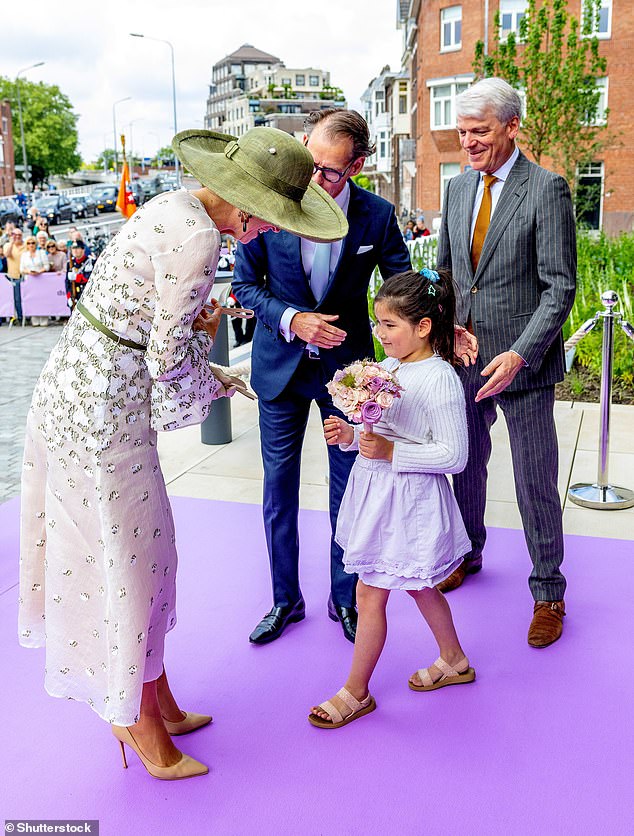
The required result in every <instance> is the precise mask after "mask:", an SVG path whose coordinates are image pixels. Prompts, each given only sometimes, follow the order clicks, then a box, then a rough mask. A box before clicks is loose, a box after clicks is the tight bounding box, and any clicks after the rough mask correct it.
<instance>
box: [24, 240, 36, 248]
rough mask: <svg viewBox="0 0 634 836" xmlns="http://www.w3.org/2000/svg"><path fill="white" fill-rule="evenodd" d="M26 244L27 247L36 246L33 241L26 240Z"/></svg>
mask: <svg viewBox="0 0 634 836" xmlns="http://www.w3.org/2000/svg"><path fill="white" fill-rule="evenodd" d="M26 245H27V247H37V244H36V243H35V241H27V242H26Z"/></svg>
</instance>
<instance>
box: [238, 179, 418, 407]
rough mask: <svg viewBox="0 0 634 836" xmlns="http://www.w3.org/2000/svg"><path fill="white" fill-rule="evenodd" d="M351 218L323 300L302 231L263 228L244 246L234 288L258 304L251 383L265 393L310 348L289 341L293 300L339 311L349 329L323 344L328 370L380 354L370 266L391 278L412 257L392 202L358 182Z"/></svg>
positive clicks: (244, 301)
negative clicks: (285, 324) (316, 292)
mask: <svg viewBox="0 0 634 836" xmlns="http://www.w3.org/2000/svg"><path fill="white" fill-rule="evenodd" d="M348 224H349V227H350V228H349V231H348V234H347V236H346V237H345V239H344V241H343V246H342V248H341V255H340V257H339V261H338V263H337V266H336V269H335V270H334V272H333V274H332V276H331V277H330V282H329V283H328V287H327V288H326V292H325V294H324V296H323V298H322V299H321V301H320V302H319V303H317V300H316V299H315V297H314V296H313V294H312V291H311V289H310V282H309V280H308V277H307V276H306V273H305V272H304V267H303V264H302V255H301V238H299V237H298V236H296V235H292V234H291V233H289V232H278V233H275V232H265V233H264V234H263V235H258V237H257V238H256V239H255V240H253V241H251V243H250V244H247V245H246V246H243V245H239V246H238V252H237V255H236V263H235V268H234V280H233V290H234V293H235V295H236V297H237V298H238V299H239V300H240V304H241V305H243V306H244V307H246V308H252V309H253V310H254V311H255V315H256V317H257V325H256V327H255V333H254V335H253V347H252V350H251V385H252V386H253V389H254V390H255V391H256V392H257V394H258V396H259V397H261V398H263V399H264V400H273V398H276V397H277V396H278V395H279V394H280V393H281V392H282V391H283V390H284V388H285V387H286V386H287V385H288V383H289V382H290V380H291V378H292V377H293V374H294V373H295V371H296V369H297V366H298V365H299V361H300V359H301V356H302V352H303V351H304V349H305V348H306V343H305V342H304V341H303V340H300V339H299V338H298V337H295V338H294V339H293V340H291V342H290V343H288V342H286V340H285V338H284V336H283V335H282V334H281V332H280V320H281V318H282V314H283V313H284V311H285V310H286V309H287V308H288V307H292V308H295V309H296V310H298V311H302V312H303V311H316V312H318V313H323V314H338V315H339V319H338V320H336V321H335V322H333V325H335V326H336V327H337V328H341V329H343V330H344V331H345V332H346V334H347V336H346V339H345V340H344V342H343V343H342V344H341V345H340V346H338V347H336V348H330V349H323V348H322V349H321V350H320V357H321V363H322V365H323V366H324V369H325V372H326V375H327V376H328V377H332V375H333V374H334V372H335V371H336V369H338V368H341V367H343V366H345V365H347V364H348V363H351V362H352V361H354V360H360V359H362V358H364V357H372V356H373V355H374V347H373V342H372V332H371V326H370V318H369V315H368V305H367V292H368V285H369V282H370V278H371V276H372V272H373V271H374V268H375V267H377V266H378V267H379V269H380V271H381V275H382V276H383V278H388V277H389V276H392V275H394V274H395V273H401V272H403V271H404V270H409V269H411V263H410V257H409V252H408V250H407V246H406V245H405V242H404V241H403V236H402V234H401V231H400V229H399V226H398V223H397V220H396V215H395V214H394V207H393V206H392V204H391V203H388V201H386V200H384V199H383V198H381V197H378V196H377V195H375V194H372V193H371V192H368V191H366V190H365V189H361V188H359V187H358V186H355V184H354V183H352V182H351V183H350V203H349V205H348ZM360 247H361V248H363V249H364V251H363V252H359V248H360ZM366 247H367V248H369V249H365V248H366Z"/></svg>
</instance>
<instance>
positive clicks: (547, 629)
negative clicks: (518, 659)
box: [528, 601, 566, 647]
mask: <svg viewBox="0 0 634 836" xmlns="http://www.w3.org/2000/svg"><path fill="white" fill-rule="evenodd" d="M565 614H566V607H565V604H564V602H563V601H535V606H534V607H533V620H532V621H531V626H530V627H529V628H528V643H529V644H530V645H531V647H548V645H549V644H552V643H553V642H556V641H557V639H558V638H559V637H560V636H561V633H562V631H563V629H564V616H565Z"/></svg>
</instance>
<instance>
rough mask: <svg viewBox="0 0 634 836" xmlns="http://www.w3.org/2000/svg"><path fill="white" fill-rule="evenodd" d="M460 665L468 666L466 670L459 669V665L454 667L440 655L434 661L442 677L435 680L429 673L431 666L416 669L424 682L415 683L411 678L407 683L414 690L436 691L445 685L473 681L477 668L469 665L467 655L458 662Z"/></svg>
mask: <svg viewBox="0 0 634 836" xmlns="http://www.w3.org/2000/svg"><path fill="white" fill-rule="evenodd" d="M458 665H459V666H460V667H464V665H466V668H464V670H458V667H457V666H456V667H455V668H452V667H451V665H449V664H447V662H445V660H444V659H442V658H441V657H439V658H438V659H436V661H435V662H434V667H436V668H438V670H439V671H440V673H441V676H440V679H437V680H436V681H434V680H433V679H432V678H431V675H430V673H429V668H421V669H420V670H418V671H416V673H417V674H418V676H419V678H420V681H421V682H422V683H423V684H422V685H415V684H414V683H413V682H412V680H411V679H410V680H409V681H408V683H407V684H408V685H409V687H410V688H411V689H412V691H435V690H436V689H437V688H444V687H445V685H462V684H464V683H466V682H473V681H474V679H475V678H476V674H475V670H474V669H473V668H470V667H469V660H468V659H467V657H466V656H465V657H464V659H462V660H461V661H460V662H458Z"/></svg>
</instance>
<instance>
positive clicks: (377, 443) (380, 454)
mask: <svg viewBox="0 0 634 836" xmlns="http://www.w3.org/2000/svg"><path fill="white" fill-rule="evenodd" d="M359 452H360V453H361V455H362V456H363V457H364V458H365V459H384V460H385V461H386V462H391V461H392V455H393V453H394V442H393V441H388V439H387V438H383V436H382V435H379V434H378V433H365V432H363V433H361V435H360V436H359Z"/></svg>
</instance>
